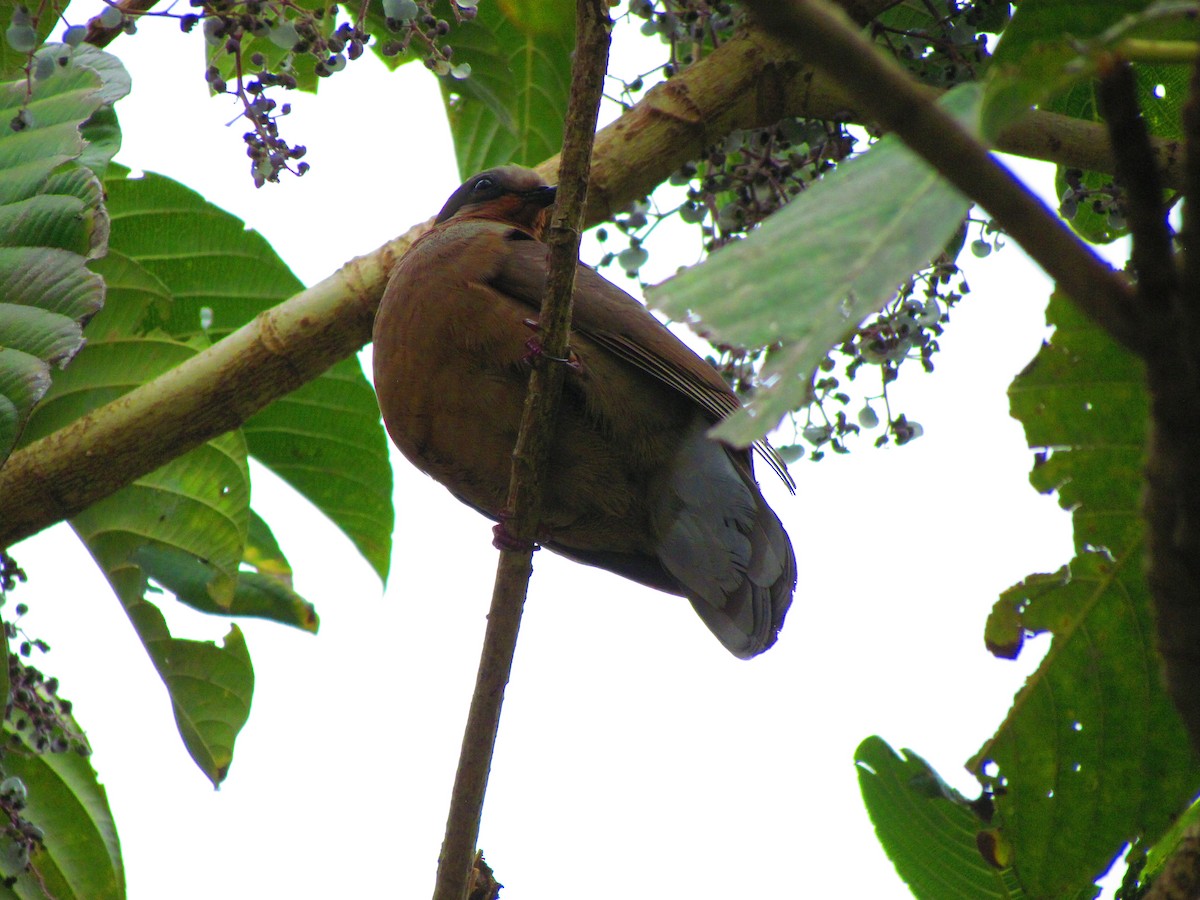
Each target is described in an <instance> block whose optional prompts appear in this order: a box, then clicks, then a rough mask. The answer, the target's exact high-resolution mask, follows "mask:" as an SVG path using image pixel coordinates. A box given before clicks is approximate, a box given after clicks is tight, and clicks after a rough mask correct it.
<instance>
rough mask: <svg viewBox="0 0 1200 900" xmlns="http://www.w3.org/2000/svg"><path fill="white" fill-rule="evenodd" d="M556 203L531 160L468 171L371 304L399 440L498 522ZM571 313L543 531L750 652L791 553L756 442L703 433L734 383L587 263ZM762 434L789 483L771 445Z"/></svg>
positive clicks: (766, 634)
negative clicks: (733, 442)
mask: <svg viewBox="0 0 1200 900" xmlns="http://www.w3.org/2000/svg"><path fill="white" fill-rule="evenodd" d="M553 203H554V188H553V187H550V186H548V185H547V184H546V183H545V182H544V181H543V180H542V179H541V177H540V176H539V175H538V174H537V173H536V172H534V171H532V170H530V169H524V168H520V167H516V166H506V167H503V168H498V169H491V170H489V171H486V172H482V173H480V174H479V175H476V176H475V177H473V178H471V179H470V180H469V181H467V182H466V183H465V184H463V185H462V186H461V187H460V188H459V189H458V190H456V191H455V192H454V193H453V194H452V195H451V197H450V199H449V200H448V201H446V205H445V206H444V207H443V208H442V211H441V212H440V213H439V214H438V217H437V221H436V224H435V225H434V227H433V229H432V230H431V231H430V232H428V233H427V234H425V235H424V236H423V237H421V238H420V239H419V240H418V241H417V242H416V243H414V244H413V246H412V249H410V250H409V251H408V253H407V254H405V255H404V257H403V258H402V259H401V260H400V262H399V263H398V264H397V266H396V268H395V270H394V271H393V273H392V276H391V280H390V281H389V282H388V286H387V290H386V291H385V292H384V295H383V301H382V303H381V304H380V307H379V313H378V315H377V316H376V319H375V334H374V341H375V348H374V365H375V372H374V375H375V389H376V391H377V393H378V395H379V406H380V409H381V410H382V412H383V420H384V423H385V424H386V426H387V430H388V432H389V434H391V436H392V440H394V441H395V442H396V446H397V447H399V448H400V450H401V452H403V453H404V455H405V456H406V457H408V459H409V460H411V461H412V462H413V464H415V465H416V466H417V468H419V469H421V471H423V472H426V473H427V474H429V475H432V476H433V477H434V478H436V479H437V480H438V481H439V482H441V483H442V484H443V485H444V486H445V487H446V488H448V489H449V490H450V492H451V493H452V494H454V496H456V497H457V498H458V499H459V500H461V501H463V502H464V503H466V504H468V505H469V506H472V507H474V508H475V509H476V510H478V511H479V512H481V513H483V514H484V515H486V516H488V517H490V518H492V519H493V520H497V521H501V522H503V518H504V514H505V503H506V500H507V492H508V483H509V476H510V470H511V464H512V450H513V446H514V444H515V443H516V438H517V429H518V425H519V423H520V419H521V410H522V406H523V404H524V401H525V393H526V387H527V384H528V380H529V371H530V366H531V364H532V363H531V352H530V349H529V346H528V345H529V339H530V337H531V334H532V332H531V330H530V328H531V325H532V326H533V327H536V321H535V320H536V316H537V315H538V311H539V309H540V306H541V299H542V290H543V286H544V283H545V279H546V269H547V255H548V250H549V248H548V247H547V245H546V244H544V243H542V241H541V238H542V233H543V231H544V229H545V227H546V224H547V222H548V218H549V212H550V207H551V205H552V204H553ZM571 329H572V330H571V350H572V353H571V359H570V361H569V363H570V365H571V369H572V370H571V371H570V372H568V373H567V376H566V379H565V382H566V383H565V387H564V390H563V396H562V402H561V405H560V407H559V412H558V416H557V419H556V425H555V435H554V441H553V445H552V449H551V459H550V466H549V471H548V472H546V473H544V475H543V478H544V480H543V501H542V517H541V523H540V527H539V541H540V543H541V544H542V545H543V546H545V547H547V548H548V549H550V550H553V551H554V552H556V553H559V554H561V555H563V556H566V557H568V558H570V559H573V560H576V561H578V562H581V563H586V564H588V565H592V566H599V567H600V568H602V569H608V570H609V571H611V572H615V573H617V574H618V575H623V576H625V577H626V578H629V579H631V580H633V581H637V582H640V583H641V584H644V585H648V586H650V587H652V588H657V589H658V590H661V591H666V592H667V593H670V594H677V595H681V596H684V597H687V598H688V600H690V601H691V603H692V606H693V607H694V608H695V610H696V612H697V613H699V614H700V618H701V619H703V620H704V623H705V624H706V625H707V626H708V627H709V629H711V630H712V632H713V633H714V634H715V635H716V636H717V638H718V639H720V641H721V643H722V644H724V645H725V647H726V648H727V649H728V650H729V651H730V652H731V653H733V654H734V655H735V656H739V657H742V658H744V659H745V658H749V657H751V656H754V655H756V654H758V653H761V652H762V651H763V650H766V649H767V648H768V647H770V646H771V645H772V644H773V643H775V637H776V635H777V633H778V632H779V628H780V626H781V625H782V624H783V618H784V615H785V614H786V613H787V610H788V606H789V605H790V604H791V602H792V593H793V591H794V590H795V586H796V560H795V556H794V554H793V552H792V545H791V541H790V540H789V539H788V536H787V534H786V532H784V530H783V526H782V525H781V524H780V522H779V518H778V517H777V516H776V515H775V513H774V512H773V511H772V510H771V508H770V507H769V506H767V503H766V501H765V500H764V499H763V496H762V493H761V492H760V491H759V488H758V485H757V484H756V482H755V480H754V470H753V466H752V461H751V455H750V452H749V451H748V450H736V449H733V448H731V447H727V446H725V445H723V444H720V443H717V442H715V441H712V440H710V439H709V438H708V437H707V436H706V432H707V431H708V429H709V428H710V427H711V426H712V425H713V423H715V422H717V421H718V420H720V419H721V418H723V417H724V416H726V415H728V414H729V413H730V412H732V411H734V410H735V409H737V408H738V405H739V404H738V400H737V398H736V397H735V395H734V394H733V392H732V391H731V390H730V389H729V387H728V386H727V385H726V384H725V381H724V380H723V379H722V378H721V376H720V375H719V374H718V373H717V371H716V370H715V369H714V368H713V367H712V366H711V365H709V364H708V363H707V362H705V361H704V360H703V359H701V358H700V357H698V356H697V355H696V354H695V353H693V352H692V351H691V350H689V349H688V348H687V346H685V345H684V344H683V343H682V342H681V341H680V340H679V339H678V338H676V337H675V336H674V335H673V334H672V333H671V332H670V331H669V330H667V328H666V327H664V326H663V325H662V324H661V323H660V322H659V321H658V320H657V319H655V318H654V316H652V315H651V314H650V313H649V312H648V311H647V310H646V308H645V307H644V306H642V305H641V304H640V303H639V302H638V301H636V300H635V299H633V298H632V297H630V296H629V295H628V294H626V293H625V292H624V291H622V290H621V289H619V288H617V287H616V286H614V285H613V284H611V283H610V282H608V281H606V280H605V279H604V278H602V277H601V276H600V275H598V274H596V273H595V272H593V271H592V270H591V269H589V268H587V267H586V266H583V265H580V266H579V268H578V271H577V272H576V276H575V294H574V313H573V319H572V325H571ZM534 348H535V350H536V345H534ZM546 364H551V365H553V364H557V363H549V362H548V363H546ZM760 449H764V455H765V458H766V459H767V461H768V463H769V464H770V465H771V466H772V468H774V469H775V470H776V471H777V472H778V473H779V474H780V475H781V477H783V478H784V479H785V481H787V483H788V486H789V487H791V480H790V478H789V477H788V475H787V472H786V470H785V469H784V467H783V464H782V462H781V461H780V460H779V459H778V457H776V456H775V455H774V453H773V451H771V450H770V449H769V448H760Z"/></svg>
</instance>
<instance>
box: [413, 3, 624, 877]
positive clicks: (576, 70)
mask: <svg viewBox="0 0 1200 900" xmlns="http://www.w3.org/2000/svg"><path fill="white" fill-rule="evenodd" d="M611 28H612V23H611V21H610V20H609V17H608V2H607V0H577V4H576V13H575V55H574V60H573V62H572V65H571V99H570V103H569V105H568V107H567V120H566V125H565V128H564V133H563V152H562V161H561V163H560V165H559V169H558V179H557V182H558V197H557V202H556V204H555V207H554V212H553V216H552V218H551V220H550V228H549V231H548V234H547V243H549V245H550V269H549V272H548V273H547V276H546V288H545V295H544V297H543V299H542V309H541V314H540V317H539V322H540V328H541V341H542V347H543V349H544V351H545V352H544V354H543V355H542V357H541V359H542V360H543V364H542V365H537V366H535V367H534V370H533V372H532V374H531V375H530V378H529V393H528V394H527V396H526V399H525V410H524V414H523V416H522V419H521V428H520V431H519V433H518V434H517V444H516V447H515V448H514V450H513V466H512V480H511V482H510V484H509V489H508V509H509V512H510V513H511V514H512V517H511V518H510V519H508V521H507V522H506V527H507V529H508V530H509V532H510V534H511V535H512V536H513V537H515V538H517V539H518V540H519V541H520V542H522V543H523V544H524V548H523V549H503V550H501V551H500V560H499V563H498V565H497V568H496V584H495V588H494V589H493V592H492V605H491V610H490V611H489V612H488V621H487V630H486V632H485V634H484V638H483V651H482V653H481V655H480V659H479V672H478V674H477V675H476V680H475V692H474V693H473V694H472V695H471V708H470V710H469V712H468V714H467V726H466V730H465V733H464V734H463V744H462V752H461V753H460V754H459V759H458V770H457V772H456V773H455V776H454V788H453V791H452V792H451V797H450V814H449V816H448V821H447V822H446V837H445V840H444V841H443V843H442V853H441V857H440V858H439V859H438V874H437V883H436V884H435V886H434V891H433V897H434V900H463V898H464V897H465V896H466V889H467V877H468V875H469V873H470V870H471V864H472V861H473V860H474V859H475V844H476V841H477V840H478V837H479V819H480V816H481V815H482V813H483V798H484V793H485V792H486V790H487V781H488V772H489V770H490V769H491V764H492V753H493V750H494V749H495V746H496V731H497V729H498V728H499V727H500V708H501V705H502V704H503V702H504V688H505V686H506V685H507V684H508V679H509V675H510V673H511V671H512V662H513V655H514V653H515V652H516V646H517V632H518V630H519V629H520V625H521V612H522V609H523V607H524V604H525V595H526V593H527V592H528V590H529V576H530V573H531V571H532V563H533V547H534V544H533V541H534V539H535V537H536V535H537V531H538V520H539V516H540V515H541V503H542V479H541V478H539V473H540V472H544V471H546V468H547V465H548V463H549V460H550V444H551V441H552V439H553V434H554V432H553V429H554V419H555V415H556V412H557V407H558V401H559V398H560V396H561V395H562V387H563V377H564V371H565V367H564V366H563V365H560V364H558V363H555V362H549V360H551V359H552V358H558V359H566V357H567V353H568V340H569V336H570V328H571V305H572V304H571V301H572V294H573V292H574V288H575V271H576V268H577V266H578V264H579V235H580V231H581V230H582V227H583V212H584V205H585V203H586V199H587V186H588V174H589V170H590V168H591V158H592V144H593V142H594V140H595V135H596V114H597V113H598V112H599V110H600V95H601V91H602V90H603V86H604V75H605V73H606V72H607V70H608V45H609V32H610V31H611Z"/></svg>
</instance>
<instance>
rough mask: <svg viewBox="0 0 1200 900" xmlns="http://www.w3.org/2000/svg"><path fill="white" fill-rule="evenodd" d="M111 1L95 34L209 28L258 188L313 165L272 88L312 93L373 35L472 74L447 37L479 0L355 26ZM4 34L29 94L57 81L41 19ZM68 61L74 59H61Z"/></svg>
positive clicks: (385, 7)
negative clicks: (143, 24) (244, 125)
mask: <svg viewBox="0 0 1200 900" xmlns="http://www.w3.org/2000/svg"><path fill="white" fill-rule="evenodd" d="M105 2H106V3H108V5H107V6H106V7H105V9H104V10H103V11H102V12H101V13H100V14H99V15H98V16H96V17H95V18H94V19H93V20H92V23H91V25H92V26H93V28H96V29H100V30H105V31H108V32H113V31H123V32H125V33H127V34H133V33H135V32H136V31H137V21H138V20H139V19H140V18H141V17H142V16H161V17H167V18H173V19H177V20H178V21H179V26H180V28H181V29H182V30H183V31H185V32H190V31H192V30H194V29H195V28H196V26H197V25H200V26H201V31H202V32H203V35H204V39H205V41H206V42H207V44H208V48H209V49H208V65H207V68H206V70H205V75H204V77H205V81H206V82H207V83H208V85H209V88H210V89H211V90H212V92H213V93H214V94H232V95H234V96H236V97H237V98H238V100H239V101H240V102H241V107H242V112H241V115H242V116H244V117H245V119H246V121H247V122H249V124H250V126H251V130H250V131H247V132H246V133H245V135H244V140H245V143H246V153H247V155H248V156H249V157H250V164H251V176H252V177H253V179H254V184H255V186H257V187H262V186H263V185H264V184H266V183H267V182H269V181H270V182H277V181H279V178H280V176H281V174H282V173H283V172H285V171H287V172H291V173H293V174H295V175H303V174H304V173H305V172H306V171H307V170H308V168H309V166H308V163H306V162H297V161H298V160H300V159H301V157H303V156H304V155H305V148H304V147H303V146H302V145H299V144H296V145H293V144H289V143H288V141H286V140H284V138H283V137H282V136H281V135H280V132H279V122H278V120H279V119H280V118H281V117H283V116H286V115H287V114H288V113H289V112H290V111H291V107H290V105H289V104H287V103H282V104H280V103H279V102H277V101H276V100H275V99H274V98H273V97H271V96H269V93H270V92H271V90H272V89H274V88H279V89H282V90H294V89H296V88H304V89H310V90H311V89H312V88H313V87H314V86H315V84H316V83H317V81H318V79H321V78H328V77H330V76H331V75H334V74H336V73H337V72H340V71H342V70H343V69H344V68H346V65H347V63H348V62H350V61H353V60H356V59H358V58H359V57H361V56H362V55H363V51H364V50H365V48H366V47H367V45H368V44H369V42H370V41H371V39H372V36H375V37H376V38H378V39H380V40H382V45H381V46H379V48H378V49H379V52H380V53H381V54H382V55H384V56H396V55H398V54H401V53H410V54H413V55H414V56H417V57H419V58H421V59H423V60H424V62H425V65H426V66H427V67H428V68H429V69H431V70H432V71H433V72H435V73H436V74H438V75H450V76H453V77H455V78H460V79H461V78H467V77H469V76H470V74H471V66H470V64H469V63H459V64H455V63H454V62H452V56H453V53H454V50H453V48H452V47H451V46H450V45H449V44H448V43H447V41H446V38H447V35H448V34H449V32H450V30H451V25H450V19H452V20H453V21H454V22H456V23H457V22H462V21H466V20H470V19H473V18H475V15H476V6H477V4H478V0H382V2H381V4H380V5H381V7H382V15H380V14H379V12H378V11H377V10H374V9H372V8H371V4H370V3H369V2H364V3H363V4H362V5H361V7H360V8H359V12H358V15H357V17H355V19H354V21H352V22H347V21H342V22H340V23H339V22H338V21H337V19H338V12H339V7H338V5H337V4H336V3H333V4H331V5H329V6H328V7H325V6H316V7H310V6H307V5H301V4H298V3H296V2H294V0H189V5H190V7H191V12H187V13H178V12H174V11H172V10H170V9H168V10H165V11H162V12H155V11H137V10H131V9H127V8H125V7H123V6H118V5H117V4H116V3H115V2H114V0H105ZM438 7H443V8H445V9H447V10H448V12H447V13H446V15H444V16H443V15H439V14H438V9H437V8H438ZM88 34H89V31H88V28H87V27H85V26H82V25H73V26H69V27H68V28H67V29H66V30H65V32H64V33H63V42H64V43H65V44H66V45H67V46H68V48H69V47H74V46H77V45H78V44H79V43H80V42H81V41H83V40H84V39H86V38H87V37H88ZM5 38H6V40H7V42H8V44H9V46H10V47H12V48H13V49H14V50H17V51H18V52H20V53H27V54H29V61H30V62H29V65H28V66H27V67H26V71H27V73H29V79H30V80H29V85H30V89H29V91H28V92H27V93H29V94H31V93H32V78H34V77H38V78H41V77H45V76H46V75H49V74H50V73H51V72H52V71H53V70H54V65H55V63H56V62H59V60H57V59H55V58H52V57H43V56H42V55H41V54H38V55H37V56H35V53H36V52H37V49H38V45H39V41H38V32H37V14H31V13H30V12H29V10H28V9H26V8H25V7H23V6H18V7H16V8H15V9H14V11H13V15H12V19H11V21H10V23H9V26H8V29H7V31H6V32H5ZM68 52H69V51H68ZM68 61H69V56H68V57H66V58H65V59H64V60H62V61H61V62H62V64H66V62H68ZM43 69H44V70H45V71H43ZM11 125H12V127H13V129H14V130H19V129H21V128H24V127H28V125H29V121H28V115H27V112H26V110H24V109H22V110H21V111H20V112H18V114H17V116H16V117H15V118H14V119H13V120H12V123H11Z"/></svg>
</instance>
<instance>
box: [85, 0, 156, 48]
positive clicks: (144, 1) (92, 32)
mask: <svg viewBox="0 0 1200 900" xmlns="http://www.w3.org/2000/svg"><path fill="white" fill-rule="evenodd" d="M157 3H158V0H119V2H117V3H113V4H112V6H114V7H116V8H117V9H119V10H120V11H121V14H122V15H123V16H133V17H134V18H137V17H138V16H140V15H141V14H142V13H147V12H149V11H150V10H152V9H154V7H155V5H156V4H157ZM122 31H124V26H123V25H114V26H112V27H109V26H107V25H102V24H101V23H100V17H99V16H93V17H92V18H91V19H89V20H88V24H87V35H86V36H85V37H84V39H83V40H84V42H85V43H88V44H91V45H92V46H93V47H107V46H108V45H109V44H111V43H112V42H113V39H114V38H116V36H117V35H119V34H121V32H122Z"/></svg>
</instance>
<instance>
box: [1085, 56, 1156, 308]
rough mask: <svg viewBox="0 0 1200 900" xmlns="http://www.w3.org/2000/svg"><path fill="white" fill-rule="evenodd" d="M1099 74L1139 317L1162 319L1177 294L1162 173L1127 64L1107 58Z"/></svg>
mask: <svg viewBox="0 0 1200 900" xmlns="http://www.w3.org/2000/svg"><path fill="white" fill-rule="evenodd" d="M1098 74H1099V76H1100V80H1099V82H1098V85H1097V100H1098V101H1099V109H1100V114H1101V115H1102V116H1103V117H1104V120H1105V121H1106V122H1107V124H1108V132H1109V137H1110V140H1109V143H1110V144H1111V146H1112V148H1113V153H1114V155H1115V162H1116V177H1117V180H1118V182H1120V184H1121V185H1122V186H1123V187H1124V188H1125V197H1126V207H1127V208H1126V210H1125V217H1126V221H1127V222H1128V223H1129V231H1130V233H1131V234H1132V236H1133V252H1132V254H1131V258H1132V260H1133V267H1134V270H1135V271H1136V272H1137V275H1138V280H1137V294H1138V307H1139V310H1138V315H1139V316H1146V315H1161V314H1164V313H1166V312H1168V310H1169V309H1170V306H1171V302H1172V301H1171V298H1172V297H1173V296H1174V294H1175V285H1176V278H1175V258H1174V254H1173V253H1172V251H1171V229H1170V227H1169V226H1168V224H1167V209H1166V204H1165V203H1164V202H1163V188H1162V180H1161V179H1160V178H1159V176H1158V169H1156V168H1155V167H1154V166H1153V165H1152V164H1151V165H1147V162H1146V161H1147V160H1149V159H1152V158H1153V155H1152V153H1151V151H1150V132H1149V130H1148V129H1147V128H1146V120H1145V119H1143V118H1142V112H1141V110H1140V109H1139V108H1138V100H1137V86H1136V83H1135V81H1134V77H1133V69H1132V68H1131V67H1130V65H1129V63H1128V62H1126V61H1125V60H1123V59H1120V58H1119V57H1116V56H1112V55H1108V56H1105V57H1103V58H1102V59H1101V60H1100V61H1099V64H1098Z"/></svg>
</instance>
